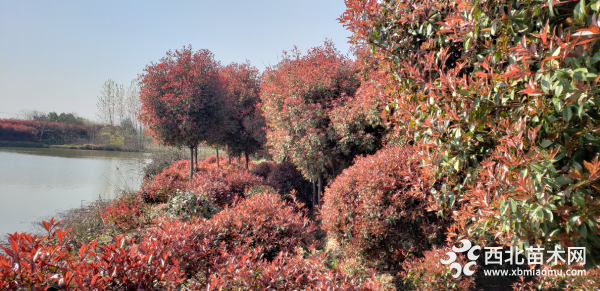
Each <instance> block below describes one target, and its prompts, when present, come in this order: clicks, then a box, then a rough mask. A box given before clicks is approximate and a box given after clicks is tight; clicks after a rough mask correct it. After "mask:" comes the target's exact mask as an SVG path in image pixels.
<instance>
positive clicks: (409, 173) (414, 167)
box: [321, 146, 446, 268]
mask: <svg viewBox="0 0 600 291" xmlns="http://www.w3.org/2000/svg"><path fill="white" fill-rule="evenodd" d="M432 179H433V177H432V176H431V174H430V173H429V172H428V171H427V169H426V168H423V167H421V166H420V161H419V160H418V159H417V158H416V155H415V151H414V150H413V149H412V148H410V147H400V146H389V147H387V148H384V149H383V150H380V151H379V152H377V153H376V154H375V155H372V156H367V157H360V158H357V159H356V161H355V163H354V165H353V166H352V167H350V168H348V169H346V170H344V171H343V172H342V174H340V175H339V176H338V177H337V178H336V179H335V180H334V181H333V182H332V183H331V184H330V186H328V187H327V189H326V190H325V195H324V203H323V208H322V210H321V217H322V220H323V225H322V227H323V229H324V230H325V231H327V233H328V235H329V236H330V237H331V238H332V239H334V240H336V241H338V242H339V243H340V244H341V246H342V252H343V253H344V255H345V256H346V257H354V256H357V255H358V256H361V257H362V258H364V259H365V260H366V261H369V262H371V263H385V264H387V266H382V267H388V268H394V267H396V266H399V263H401V262H402V261H403V260H404V255H406V254H407V253H408V252H409V251H411V252H416V253H419V252H422V251H424V250H427V249H428V248H429V247H430V245H431V243H439V242H441V241H443V239H442V236H443V232H444V230H445V229H444V226H445V225H446V222H445V221H444V220H443V219H441V218H438V217H437V215H436V214H435V213H431V212H428V211H427V209H428V207H430V199H431V198H432V195H431V184H432V183H431V182H432Z"/></svg>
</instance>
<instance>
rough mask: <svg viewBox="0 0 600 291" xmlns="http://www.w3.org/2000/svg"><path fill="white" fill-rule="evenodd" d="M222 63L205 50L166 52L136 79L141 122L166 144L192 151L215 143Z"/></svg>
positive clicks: (191, 164)
mask: <svg viewBox="0 0 600 291" xmlns="http://www.w3.org/2000/svg"><path fill="white" fill-rule="evenodd" d="M219 70H220V64H219V62H217V61H215V59H214V56H213V54H212V53H211V52H210V51H209V50H206V49H202V50H199V51H197V52H194V51H192V47H191V46H188V47H187V48H186V47H184V48H183V49H181V50H175V52H172V51H169V52H167V55H166V56H165V57H164V58H162V59H161V60H160V62H158V63H151V64H150V65H148V66H146V68H145V69H144V73H143V74H141V75H140V77H139V81H140V99H141V101H142V112H141V114H140V117H139V118H140V120H141V121H142V122H143V123H145V124H146V125H147V126H148V131H149V132H150V133H151V134H153V135H154V136H155V137H156V138H157V139H158V140H160V141H161V142H162V143H164V144H165V145H170V146H186V147H188V148H189V149H190V159H191V161H192V162H191V163H190V178H191V177H192V175H193V149H194V148H195V147H196V146H197V145H198V144H199V143H200V142H207V143H208V144H210V143H213V142H215V141H217V140H218V137H219V134H220V127H221V126H220V124H221V121H222V108H223V106H222V94H223V83H222V78H221V75H220V72H219Z"/></svg>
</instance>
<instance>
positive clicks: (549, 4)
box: [548, 0, 554, 17]
mask: <svg viewBox="0 0 600 291" xmlns="http://www.w3.org/2000/svg"><path fill="white" fill-rule="evenodd" d="M552 1H553V0H548V7H549V8H550V16H551V17H554V7H553V5H552Z"/></svg>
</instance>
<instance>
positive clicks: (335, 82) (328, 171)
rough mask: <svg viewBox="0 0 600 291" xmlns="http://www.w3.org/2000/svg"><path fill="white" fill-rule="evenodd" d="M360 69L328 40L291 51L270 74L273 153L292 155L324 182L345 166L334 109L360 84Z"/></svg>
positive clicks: (265, 94) (266, 87) (265, 101)
mask: <svg viewBox="0 0 600 291" xmlns="http://www.w3.org/2000/svg"><path fill="white" fill-rule="evenodd" d="M356 69H357V67H356V65H355V62H354V61H353V60H351V59H350V58H348V57H346V56H344V55H342V54H341V53H340V52H339V51H337V50H336V49H335V47H334V45H333V43H332V42H331V41H326V42H325V44H324V45H323V46H320V47H316V48H312V49H311V50H310V51H309V52H308V54H307V55H305V56H301V54H300V52H299V51H298V49H294V50H293V51H292V54H291V55H289V54H287V52H285V53H284V55H283V59H282V60H281V62H279V63H278V64H277V65H275V66H273V67H269V68H267V70H266V71H265V73H264V80H263V84H262V86H261V101H262V109H263V111H264V115H265V118H266V121H267V126H268V128H267V139H268V141H267V143H268V145H269V146H270V150H271V153H272V154H273V156H274V158H275V159H278V160H280V161H281V160H285V159H289V161H291V162H293V163H294V164H295V165H296V166H297V167H298V169H299V170H300V171H301V172H302V174H303V175H304V176H305V177H306V178H308V179H310V180H312V181H315V180H317V179H318V180H319V182H320V183H319V184H320V185H321V184H322V179H323V178H324V177H325V178H327V177H328V176H334V175H335V173H336V172H338V171H339V170H340V168H341V167H342V166H341V165H340V161H341V160H343V154H342V152H341V151H340V150H339V144H338V140H339V138H338V137H337V135H336V133H335V130H334V127H333V125H332V122H331V117H330V116H329V114H330V111H331V108H333V107H335V106H337V105H338V104H339V103H340V102H341V101H342V100H343V97H344V96H350V95H353V94H354V92H355V91H356V89H357V88H358V87H359V85H360V82H359V80H358V79H357V77H356V71H357V70H356ZM350 160H351V159H350ZM319 192H321V191H319ZM317 201H318V198H317Z"/></svg>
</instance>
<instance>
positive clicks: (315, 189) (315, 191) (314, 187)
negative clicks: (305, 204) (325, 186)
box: [310, 181, 317, 208]
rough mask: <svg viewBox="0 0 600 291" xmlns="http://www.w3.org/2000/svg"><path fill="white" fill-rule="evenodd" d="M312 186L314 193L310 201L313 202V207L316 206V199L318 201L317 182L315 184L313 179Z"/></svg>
mask: <svg viewBox="0 0 600 291" xmlns="http://www.w3.org/2000/svg"><path fill="white" fill-rule="evenodd" d="M312 188H313V195H312V199H311V201H310V202H312V205H313V208H314V207H315V204H316V203H315V201H317V184H315V181H312Z"/></svg>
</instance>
